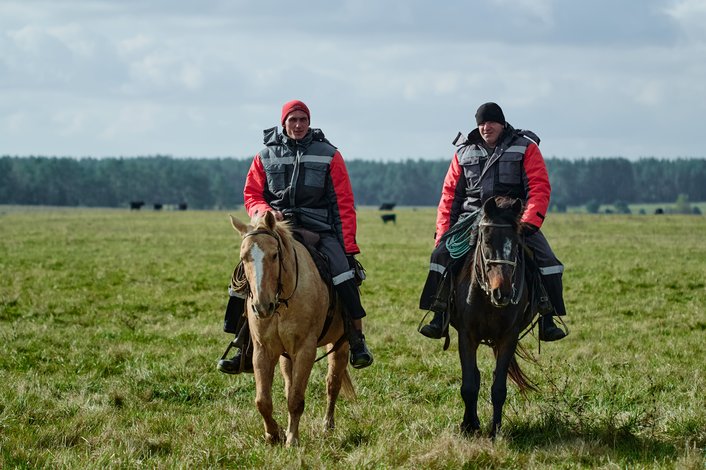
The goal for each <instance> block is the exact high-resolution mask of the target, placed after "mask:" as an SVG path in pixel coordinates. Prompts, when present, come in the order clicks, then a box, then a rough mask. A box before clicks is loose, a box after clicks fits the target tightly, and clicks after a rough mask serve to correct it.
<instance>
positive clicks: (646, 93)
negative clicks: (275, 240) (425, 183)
mask: <svg viewBox="0 0 706 470" xmlns="http://www.w3.org/2000/svg"><path fill="white" fill-rule="evenodd" d="M705 8H706V7H704V2H703V1H700V2H697V1H688V0H682V1H673V0H645V1H643V2H614V1H612V0H595V2H590V3H586V2H584V3H581V2H561V1H555V0H535V1H529V0H519V1H512V2H511V1H509V0H491V1H489V2H466V1H459V0H449V1H447V2H436V3H434V2H428V1H426V0H341V1H337V2H330V1H327V0H314V1H313V2H309V3H308V4H307V8H295V7H293V6H292V5H291V4H289V3H287V2H283V1H279V0H259V1H255V0H204V1H201V2H193V1H187V0H169V1H168V0H154V1H150V2H144V1H138V0H122V1H118V0H65V1H62V2H54V1H40V0H29V1H28V0H25V1H12V0H5V1H3V2H1V3H0V31H1V32H0V132H1V134H0V141H2V142H3V145H4V152H10V153H18V154H29V153H37V152H39V151H43V152H47V153H50V154H79V153H82V154H94V155H97V156H100V155H110V154H134V155H138V154H145V153H147V152H151V153H171V154H175V155H199V156H207V155H235V156H242V155H251V154H252V153H253V152H255V151H257V150H258V147H259V145H260V144H261V140H260V139H261V129H263V128H266V127H271V126H272V125H275V124H278V112H279V107H280V106H281V104H282V103H283V102H285V101H287V100H289V99H292V98H300V99H303V100H304V101H306V102H307V103H308V104H309V105H310V107H311V109H312V113H313V114H312V122H313V124H314V125H316V126H320V127H322V128H323V129H324V131H325V132H326V134H327V135H328V136H330V137H331V139H332V141H333V142H334V143H335V144H336V145H338V146H340V147H341V148H342V150H343V151H344V154H345V155H346V156H352V157H359V158H404V157H428V158H431V157H434V158H437V157H440V156H444V157H447V156H448V154H449V152H450V151H451V150H452V149H451V146H450V140H451V139H452V138H453V136H454V135H455V133H456V132H457V131H458V130H463V131H468V130H470V127H471V126H473V114H474V112H475V108H476V107H477V106H478V105H479V104H480V103H482V102H484V101H490V100H493V101H497V102H499V103H501V104H502V106H503V107H504V109H505V111H506V116H507V117H508V120H509V121H510V122H511V123H512V124H514V125H516V126H518V127H523V128H529V129H532V130H535V131H536V132H537V133H538V134H539V135H540V137H542V148H543V149H544V150H545V151H546V152H547V153H549V154H550V155H557V156H581V155H587V154H588V155H619V154H626V156H639V155H642V154H647V153H649V152H655V151H657V150H659V151H662V152H666V153H667V154H681V155H684V154H693V155H698V154H699V152H702V150H701V149H700V146H699V145H698V143H696V142H691V141H690V139H687V138H680V137H679V136H686V135H688V134H693V135H697V134H698V132H700V129H699V127H698V122H700V117H701V116H702V115H703V114H704V112H706V109H705V108H706V85H704V83H706V47H705V46H704V39H706V38H705V37H704V34H706V33H704V32H703V31H702V29H703V28H701V27H700V26H701V25H703V24H704V23H706V21H705V19H706V18H705V15H706V13H705V12H704V9H705ZM607 12H610V14H607ZM669 116H679V117H681V118H682V121H681V122H680V123H678V124H677V123H675V122H674V120H673V119H670V118H669ZM662 133H666V134H669V135H670V136H671V137H672V138H671V139H670V140H671V142H670V143H669V145H666V144H662V141H663V140H664V139H660V135H661V134H662ZM36 135H42V139H41V141H40V140H38V139H36ZM628 153H629V155H627V154H628Z"/></svg>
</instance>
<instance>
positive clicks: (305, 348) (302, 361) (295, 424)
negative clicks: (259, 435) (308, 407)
mask: <svg viewBox="0 0 706 470" xmlns="http://www.w3.org/2000/svg"><path fill="white" fill-rule="evenodd" d="M315 341H316V338H314V339H313V340H311V341H309V340H307V341H306V342H303V343H302V344H300V345H299V350H298V351H297V352H296V353H294V354H290V355H291V358H292V360H291V362H292V366H291V381H290V383H289V387H288V391H287V409H288V411H289V422H288V425H287V446H288V447H289V446H293V445H297V444H298V443H299V421H300V420H301V417H302V414H304V396H305V394H306V386H307V384H308V383H309V375H311V369H312V367H313V366H314V359H316V343H315Z"/></svg>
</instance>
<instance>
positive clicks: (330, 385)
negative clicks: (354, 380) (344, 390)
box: [324, 346, 348, 430]
mask: <svg viewBox="0 0 706 470" xmlns="http://www.w3.org/2000/svg"><path fill="white" fill-rule="evenodd" d="M346 367H348V348H347V347H343V346H342V347H339V348H338V350H337V351H334V352H332V353H331V354H330V355H329V359H328V373H327V374H326V396H327V406H326V420H325V421H324V426H325V429H327V430H328V429H333V428H334V426H335V422H334V419H333V414H334V411H335V409H336V400H338V394H339V393H340V392H341V384H342V382H343V377H344V376H345V375H346V374H348V371H347V370H346Z"/></svg>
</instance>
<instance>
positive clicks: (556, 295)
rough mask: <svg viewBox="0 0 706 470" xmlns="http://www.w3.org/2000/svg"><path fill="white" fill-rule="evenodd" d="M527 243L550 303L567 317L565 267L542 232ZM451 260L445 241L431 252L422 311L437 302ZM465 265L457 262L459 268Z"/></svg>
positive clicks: (423, 291) (536, 233)
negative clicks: (436, 297) (564, 285)
mask: <svg viewBox="0 0 706 470" xmlns="http://www.w3.org/2000/svg"><path fill="white" fill-rule="evenodd" d="M525 243H526V244H527V246H528V247H529V248H530V249H531V250H532V252H533V253H534V258H535V262H536V263H537V266H539V272H540V274H541V276H542V283H543V284H544V288H545V289H546V290H547V295H548V296H549V300H550V301H551V303H552V305H553V306H554V309H555V310H556V314H557V315H565V314H566V307H565V306H564V297H563V289H562V281H561V277H562V273H563V272H564V265H563V264H561V261H559V259H558V258H557V257H556V255H554V252H553V251H552V249H551V247H550V246H549V243H548V242H547V239H546V238H545V237H544V235H543V234H542V232H541V231H537V232H535V233H533V234H532V235H528V236H526V237H525ZM451 261H452V258H451V255H450V254H449V250H448V249H447V248H446V244H445V243H444V242H443V241H442V242H441V243H440V244H439V245H438V246H437V247H436V248H434V251H432V252H431V261H430V263H429V274H428V275H427V280H426V282H425V283H424V288H423V289H422V295H421V297H420V299H419V308H420V309H422V310H430V309H431V308H432V305H433V303H434V297H435V295H436V291H437V289H438V287H439V285H440V283H441V279H442V278H443V276H444V273H445V272H446V269H447V268H448V266H449V265H450V264H451ZM461 264H462V263H456V264H455V266H457V269H458V268H460V266H461Z"/></svg>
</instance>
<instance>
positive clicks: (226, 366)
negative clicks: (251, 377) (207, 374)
mask: <svg viewBox="0 0 706 470" xmlns="http://www.w3.org/2000/svg"><path fill="white" fill-rule="evenodd" d="M243 361H245V362H243ZM241 362H243V365H242V369H241V368H240V363H241ZM216 368H217V369H218V370H219V371H221V372H223V373H224V374H240V373H241V372H245V373H246V374H252V372H253V367H252V353H251V354H243V353H242V349H238V352H236V353H235V355H234V356H233V357H231V358H230V359H220V360H219V361H218V365H217V366H216Z"/></svg>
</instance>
